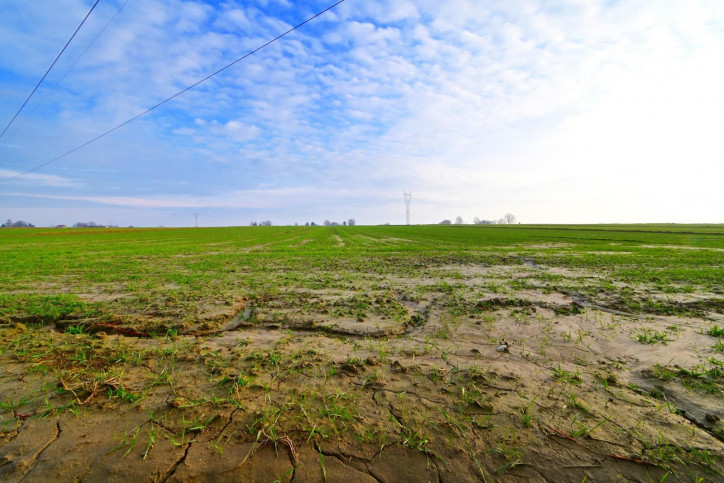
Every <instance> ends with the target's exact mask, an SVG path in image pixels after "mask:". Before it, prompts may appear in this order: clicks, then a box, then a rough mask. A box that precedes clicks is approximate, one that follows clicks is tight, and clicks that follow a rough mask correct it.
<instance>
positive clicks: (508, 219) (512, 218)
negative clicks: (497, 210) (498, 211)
mask: <svg viewBox="0 0 724 483" xmlns="http://www.w3.org/2000/svg"><path fill="white" fill-rule="evenodd" d="M503 218H505V221H506V223H508V224H509V225H515V223H516V222H517V220H516V219H515V216H514V215H512V214H511V213H507V214H506V215H505V216H504V217H503Z"/></svg>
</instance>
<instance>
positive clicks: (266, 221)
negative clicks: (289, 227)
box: [249, 218, 357, 226]
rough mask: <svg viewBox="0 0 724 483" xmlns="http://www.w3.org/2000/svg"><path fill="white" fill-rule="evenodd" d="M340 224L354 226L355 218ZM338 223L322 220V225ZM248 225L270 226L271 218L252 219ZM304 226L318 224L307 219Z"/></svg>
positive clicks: (296, 224) (337, 224)
mask: <svg viewBox="0 0 724 483" xmlns="http://www.w3.org/2000/svg"><path fill="white" fill-rule="evenodd" d="M341 224H342V226H354V225H356V224H357V220H355V219H354V218H350V219H348V220H345V221H343V222H342V223H341ZM339 225H340V224H339V223H337V222H336V221H329V220H324V226H339ZM249 226H272V222H271V220H265V221H259V222H256V221H252V222H250V223H249ZM294 226H299V223H294ZM304 226H318V225H317V224H316V223H315V222H313V221H308V222H306V223H305V224H304Z"/></svg>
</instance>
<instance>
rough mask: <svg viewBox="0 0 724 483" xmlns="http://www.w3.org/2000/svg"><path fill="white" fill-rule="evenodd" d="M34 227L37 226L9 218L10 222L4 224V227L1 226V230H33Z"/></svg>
mask: <svg viewBox="0 0 724 483" xmlns="http://www.w3.org/2000/svg"><path fill="white" fill-rule="evenodd" d="M0 219H2V218H0ZM34 226H35V225H33V224H32V223H28V222H27V221H23V220H20V221H13V220H11V219H10V218H8V220H7V221H6V222H5V223H3V224H2V226H0V228H32V227H34Z"/></svg>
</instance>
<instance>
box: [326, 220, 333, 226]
mask: <svg viewBox="0 0 724 483" xmlns="http://www.w3.org/2000/svg"><path fill="white" fill-rule="evenodd" d="M324 226H332V222H331V221H329V220H324Z"/></svg>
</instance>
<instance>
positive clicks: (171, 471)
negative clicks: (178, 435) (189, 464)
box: [161, 442, 193, 482]
mask: <svg viewBox="0 0 724 483" xmlns="http://www.w3.org/2000/svg"><path fill="white" fill-rule="evenodd" d="M192 444H193V443H192V442H189V443H188V444H187V445H186V448H185V449H184V454H183V456H182V457H181V458H179V459H178V460H177V461H176V462H174V464H172V465H171V467H169V469H168V470H166V472H165V473H164V475H163V477H162V478H161V481H162V482H165V481H168V480H169V478H171V477H172V476H173V475H174V473H176V470H177V469H178V467H179V466H180V465H181V464H182V463H183V462H184V461H186V457H187V456H188V455H189V450H190V449H191V445H192Z"/></svg>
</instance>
